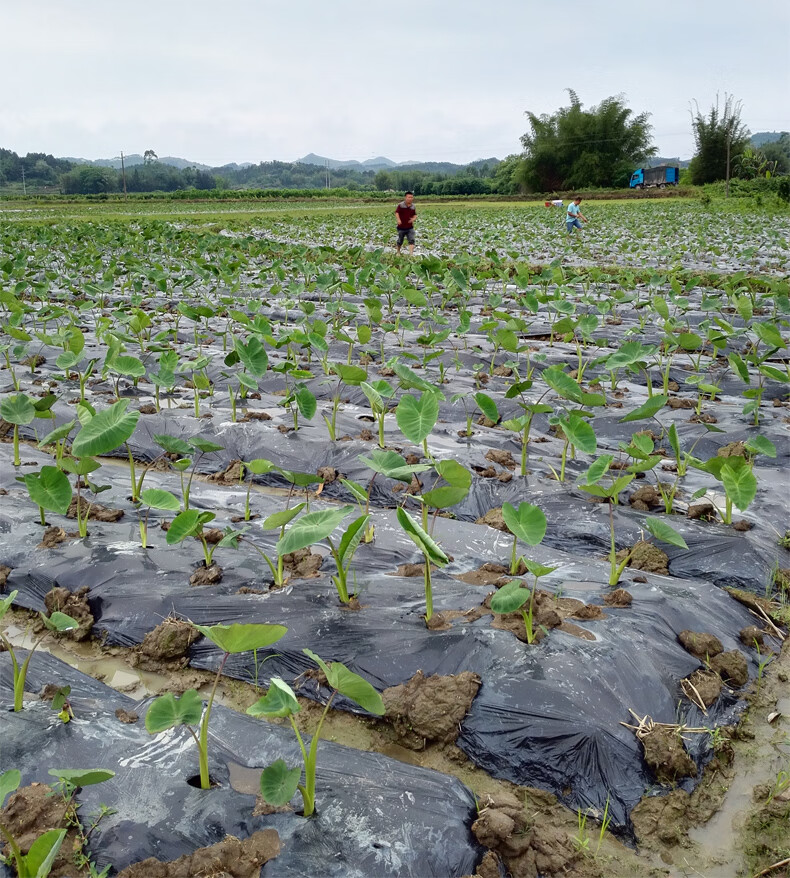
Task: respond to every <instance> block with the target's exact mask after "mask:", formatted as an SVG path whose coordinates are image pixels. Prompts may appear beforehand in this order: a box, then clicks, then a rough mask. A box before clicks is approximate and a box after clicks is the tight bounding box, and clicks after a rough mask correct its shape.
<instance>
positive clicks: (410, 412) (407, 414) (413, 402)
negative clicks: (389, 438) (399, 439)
mask: <svg viewBox="0 0 790 878" xmlns="http://www.w3.org/2000/svg"><path fill="white" fill-rule="evenodd" d="M438 418H439V396H438V394H437V393H435V392H434V391H432V390H425V391H423V392H422V394H420V396H413V395H412V394H410V393H407V394H405V395H404V396H402V397H401V400H400V402H399V403H398V407H397V409H396V410H395V420H396V421H397V422H398V427H399V428H400V431H401V433H403V435H404V436H405V437H406V438H407V439H408V440H409V441H410V442H413V443H414V444H415V445H420V444H421V445H422V450H423V454H424V455H425V457H427V458H430V457H431V452H430V451H429V450H428V436H430V434H431V430H433V428H434V426H435V425H436V421H437V420H438Z"/></svg>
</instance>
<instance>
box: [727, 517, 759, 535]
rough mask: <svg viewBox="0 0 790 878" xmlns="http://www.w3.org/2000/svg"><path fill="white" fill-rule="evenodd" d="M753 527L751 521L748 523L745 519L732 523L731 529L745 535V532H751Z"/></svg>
mask: <svg viewBox="0 0 790 878" xmlns="http://www.w3.org/2000/svg"><path fill="white" fill-rule="evenodd" d="M753 527H754V525H753V524H752V522H751V521H748V520H747V519H745V518H740V519H738V521H734V522H733V523H732V529H733V530H737V531H740V532H741V533H745V532H746V531H747V530H751V529H752V528H753Z"/></svg>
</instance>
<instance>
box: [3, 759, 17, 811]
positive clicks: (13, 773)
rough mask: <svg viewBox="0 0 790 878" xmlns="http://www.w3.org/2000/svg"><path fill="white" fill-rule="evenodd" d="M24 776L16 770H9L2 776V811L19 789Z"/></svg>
mask: <svg viewBox="0 0 790 878" xmlns="http://www.w3.org/2000/svg"><path fill="white" fill-rule="evenodd" d="M21 782H22V774H21V773H20V772H19V770H18V769H16V768H9V770H8V771H4V772H3V773H2V774H0V810H2V809H3V807H4V806H5V800H6V798H7V797H8V796H9V795H11V793H13V792H15V791H16V790H17V789H18V788H19V784H20V783H21Z"/></svg>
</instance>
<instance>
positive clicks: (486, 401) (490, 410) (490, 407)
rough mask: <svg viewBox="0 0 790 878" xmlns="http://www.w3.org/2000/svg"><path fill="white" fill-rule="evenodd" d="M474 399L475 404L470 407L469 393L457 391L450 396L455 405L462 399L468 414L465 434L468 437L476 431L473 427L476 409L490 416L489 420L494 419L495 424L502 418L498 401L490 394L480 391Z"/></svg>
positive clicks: (465, 411) (487, 416)
mask: <svg viewBox="0 0 790 878" xmlns="http://www.w3.org/2000/svg"><path fill="white" fill-rule="evenodd" d="M473 399H474V401H475V405H474V406H472V407H471V408H470V406H469V394H468V393H456V394H454V395H453V396H451V397H450V402H451V403H452V404H453V405H455V403H456V402H459V401H460V402H461V404H462V405H463V407H464V413H465V414H466V431H465V432H464V434H463V435H464V436H466V437H467V438H469V437H470V436H472V434H473V433H474V430H473V429H472V418H473V417H474V414H475V411H477V410H478V409H479V410H480V412H481V413H482V414H483V416H484V417H486V418H488V420H489V421H492V422H493V423H494V424H498V423H499V420H500V417H499V409H497V406H496V403H495V402H494V400H493V399H491V397H490V396H488V394H486V393H482V392H478V393H476V394H475V395H474V397H473Z"/></svg>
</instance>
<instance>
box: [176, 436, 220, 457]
mask: <svg viewBox="0 0 790 878" xmlns="http://www.w3.org/2000/svg"><path fill="white" fill-rule="evenodd" d="M188 444H189V445H191V446H192V448H197V450H198V451H200V452H202V453H203V454H211V453H212V452H213V451H222V449H223V448H224V447H225V446H224V445H217V443H216V442H212V441H211V440H210V439H202V438H201V437H200V436H195V437H193V438H192V439H190V440H189V443H188ZM177 453H180V452H177ZM188 453H189V454H191V453H192V452H191V451H189V452H188Z"/></svg>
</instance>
